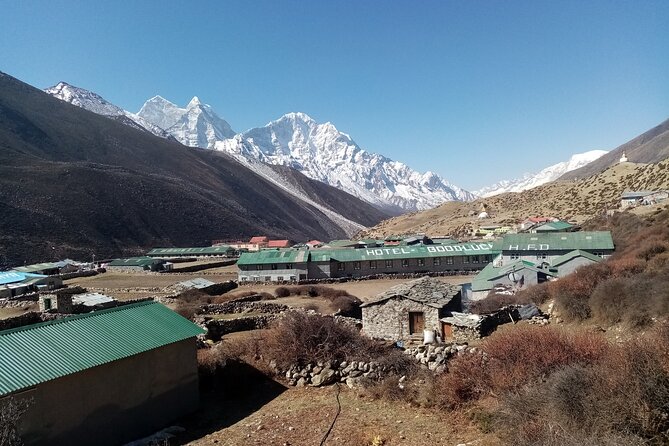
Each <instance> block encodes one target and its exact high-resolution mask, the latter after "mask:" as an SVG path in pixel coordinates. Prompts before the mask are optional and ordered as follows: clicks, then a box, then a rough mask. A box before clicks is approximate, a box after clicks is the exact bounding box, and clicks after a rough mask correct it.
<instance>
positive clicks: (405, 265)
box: [402, 259, 409, 268]
mask: <svg viewBox="0 0 669 446" xmlns="http://www.w3.org/2000/svg"><path fill="white" fill-rule="evenodd" d="M402 267H403V268H408V267H409V259H402Z"/></svg>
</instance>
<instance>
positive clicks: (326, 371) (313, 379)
mask: <svg viewBox="0 0 669 446" xmlns="http://www.w3.org/2000/svg"><path fill="white" fill-rule="evenodd" d="M270 367H272V368H273V369H274V370H275V371H277V372H279V371H278V370H276V363H274V362H271V363H270ZM387 371H388V370H387V368H386V366H382V365H380V364H379V363H377V362H374V361H370V362H365V361H350V362H349V361H341V362H339V361H319V362H317V363H315V364H307V365H306V366H303V367H299V366H293V367H291V368H290V369H289V370H288V371H286V372H285V374H284V375H285V377H286V381H287V382H288V384H289V385H291V386H298V387H304V386H312V387H321V386H327V385H331V384H335V383H337V382H340V383H346V385H347V386H349V387H350V388H354V387H359V386H361V385H362V383H363V382H364V381H365V380H369V381H377V380H379V379H381V378H382V377H383V375H384V373H386V372H387Z"/></svg>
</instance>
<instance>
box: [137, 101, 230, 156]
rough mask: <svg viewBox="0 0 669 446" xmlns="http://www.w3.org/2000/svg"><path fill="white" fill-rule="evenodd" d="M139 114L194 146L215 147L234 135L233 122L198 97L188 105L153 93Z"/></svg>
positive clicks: (185, 143) (179, 139)
mask: <svg viewBox="0 0 669 446" xmlns="http://www.w3.org/2000/svg"><path fill="white" fill-rule="evenodd" d="M137 115H138V116H141V117H142V118H144V119H146V120H147V121H149V122H151V123H152V124H154V125H157V126H158V127H161V128H163V129H165V130H166V131H167V132H168V133H170V134H171V135H172V136H174V137H175V138H176V139H177V140H178V141H179V142H181V143H182V144H184V145H187V146H191V147H202V148H213V147H214V144H215V143H216V141H220V140H222V139H227V138H232V137H233V136H234V135H235V132H234V131H233V130H232V128H231V127H230V124H228V123H227V122H226V121H225V120H224V119H223V118H221V117H219V116H218V115H217V114H216V113H215V112H214V111H213V109H212V108H211V107H210V106H209V105H207V104H204V103H202V102H201V101H200V99H199V98H198V97H197V96H194V97H193V99H191V100H190V102H189V103H188V105H186V108H180V107H178V106H177V105H175V104H173V103H172V102H170V101H168V100H167V99H164V98H162V97H160V96H154V97H153V98H151V99H149V100H148V101H146V102H145V103H144V105H143V106H142V108H141V109H140V110H139V112H138V113H137Z"/></svg>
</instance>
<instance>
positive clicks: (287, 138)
mask: <svg viewBox="0 0 669 446" xmlns="http://www.w3.org/2000/svg"><path fill="white" fill-rule="evenodd" d="M215 149H217V150H221V151H225V152H228V153H230V154H232V155H234V156H237V157H245V158H253V159H256V160H260V161H263V162H265V163H269V164H279V165H286V166H290V167H293V168H295V169H297V170H299V171H301V172H302V173H303V174H305V175H306V176H308V177H310V178H313V179H316V180H319V181H322V182H324V183H326V184H330V185H332V186H335V187H338V188H339V189H342V190H344V191H346V192H348V193H350V194H352V195H355V196H357V197H359V198H361V199H363V200H365V201H367V202H369V203H372V204H374V205H376V206H377V207H379V208H382V209H385V210H387V211H391V212H403V211H406V210H412V211H413V210H423V209H429V208H431V207H434V206H437V205H439V204H441V203H443V202H444V201H450V200H469V199H472V198H473V195H472V194H471V193H469V192H467V191H464V190H462V189H460V188H459V187H457V186H453V185H451V184H449V183H448V182H447V181H445V180H444V179H443V178H441V177H439V176H438V175H436V174H434V173H432V172H426V173H424V174H421V173H419V172H416V171H415V170H413V169H411V168H409V167H408V166H406V165H405V164H403V163H400V162H397V161H392V160H390V159H388V158H386V157H384V156H382V155H378V154H374V153H370V152H367V151H365V150H363V149H361V148H360V147H359V146H358V145H357V144H356V143H355V141H353V139H352V138H351V137H350V136H349V135H347V134H346V133H342V132H340V131H338V130H337V128H336V127H335V126H334V125H333V124H332V123H330V122H326V123H324V124H319V123H318V122H316V121H315V120H314V119H312V118H311V117H310V116H308V115H306V114H304V113H295V112H293V113H287V114H285V115H283V116H282V117H280V118H279V119H277V120H275V121H271V122H270V123H268V124H267V125H266V126H264V127H258V128H254V129H251V130H248V131H246V132H244V133H241V134H240V135H237V136H236V137H235V138H232V139H228V140H225V141H220V142H218V143H216V145H215Z"/></svg>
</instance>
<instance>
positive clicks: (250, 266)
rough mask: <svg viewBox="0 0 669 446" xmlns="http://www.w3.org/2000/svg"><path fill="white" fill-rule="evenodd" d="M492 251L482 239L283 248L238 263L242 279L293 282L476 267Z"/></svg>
mask: <svg viewBox="0 0 669 446" xmlns="http://www.w3.org/2000/svg"><path fill="white" fill-rule="evenodd" d="M495 255H496V252H494V251H493V245H492V244H491V243H487V242H485V243H482V242H473V243H452V244H447V245H415V246H393V247H374V248H359V249H283V250H272V251H260V252H254V253H243V254H242V255H241V257H240V258H239V261H238V262H237V265H238V267H239V280H240V281H241V282H283V281H285V282H292V281H294V282H297V281H300V280H313V279H335V278H355V277H367V276H373V275H378V274H419V273H426V274H429V273H443V272H467V271H478V270H481V269H483V268H484V267H485V266H486V265H487V264H488V263H490V262H491V261H492V260H493V257H494V256H495Z"/></svg>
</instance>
